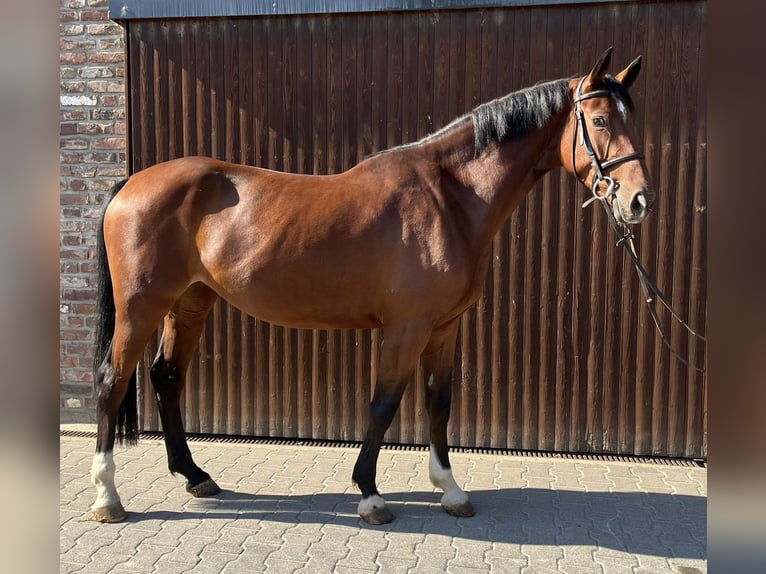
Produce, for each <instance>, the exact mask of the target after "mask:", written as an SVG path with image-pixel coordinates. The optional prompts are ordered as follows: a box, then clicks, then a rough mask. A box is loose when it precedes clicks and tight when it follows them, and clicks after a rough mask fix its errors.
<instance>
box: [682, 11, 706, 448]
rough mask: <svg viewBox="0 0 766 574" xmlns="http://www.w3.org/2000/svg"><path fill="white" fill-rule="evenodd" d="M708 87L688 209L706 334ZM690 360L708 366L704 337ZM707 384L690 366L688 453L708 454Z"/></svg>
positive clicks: (701, 70)
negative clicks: (692, 191) (692, 194)
mask: <svg viewBox="0 0 766 574" xmlns="http://www.w3.org/2000/svg"><path fill="white" fill-rule="evenodd" d="M695 11H696V12H698V14H699V16H698V18H699V20H700V27H699V30H700V35H702V33H703V31H704V30H705V25H706V15H705V6H704V5H703V4H699V5H697V6H695ZM705 47H706V44H705V42H702V41H699V40H698V44H697V46H695V48H696V54H697V66H698V77H697V86H706V85H707V76H706V74H705V62H706V61H707V60H706V53H705ZM706 100H707V90H705V89H699V88H698V89H697V125H696V127H697V133H696V134H695V146H694V153H695V169H694V183H693V189H694V197H693V198H692V204H691V205H689V206H687V209H691V210H692V216H693V219H692V233H691V235H692V255H691V262H690V264H689V271H690V279H689V283H690V285H689V319H690V321H691V322H690V324H691V326H692V327H693V328H694V329H695V330H696V331H697V332H699V333H705V332H706V329H705V323H706V321H705V317H706V314H705V300H706V297H705V295H706V285H707V281H706V278H707V265H706V261H707V257H706V254H707V249H706V242H705V237H706V223H707V217H706V208H707V194H706V190H707V170H706V167H707V137H706V134H707V115H706V113H705V110H706V109H707V101H706ZM689 349H690V352H689V361H690V363H691V364H692V365H695V366H697V367H700V368H703V367H705V366H706V361H705V359H706V354H705V346H704V343H703V342H702V341H701V340H698V339H696V338H692V339H691V344H690V346H689ZM706 385H707V377H705V375H704V374H703V373H701V372H698V371H696V370H694V369H689V387H688V396H687V404H688V413H689V415H688V417H687V422H686V437H687V438H686V450H685V453H684V454H685V456H707V444H706V432H705V431H706V428H707V424H706V418H705V415H706V413H707V403H706V397H707V392H706Z"/></svg>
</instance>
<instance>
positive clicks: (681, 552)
mask: <svg viewBox="0 0 766 574" xmlns="http://www.w3.org/2000/svg"><path fill="white" fill-rule="evenodd" d="M469 495H470V497H471V501H472V502H473V505H474V507H475V508H476V512H477V514H476V516H474V517H472V518H455V517H453V516H450V515H448V514H446V513H445V512H444V511H443V510H442V509H441V507H440V506H439V504H438V501H439V494H438V493H435V492H422V491H421V492H394V493H387V492H384V493H383V496H384V498H385V499H386V501H387V503H388V504H389V507H390V509H391V510H392V511H393V512H394V514H395V515H396V519H395V520H394V522H392V523H391V524H386V525H382V526H368V525H365V524H364V523H363V522H362V521H361V520H360V519H359V517H358V516H357V514H356V505H357V503H358V501H359V497H358V495H355V494H342V493H339V494H332V493H319V494H314V495H286V496H273V495H262V494H259V495H252V494H247V493H242V492H231V491H223V492H221V493H220V494H219V495H217V496H216V497H214V498H206V499H191V500H190V501H189V502H188V503H187V504H186V505H185V507H186V510H184V511H183V512H170V511H160V510H148V511H146V512H142V513H133V512H131V513H129V515H128V522H134V523H140V522H141V521H144V520H171V521H172V520H188V519H202V520H204V519H206V518H208V519H228V520H232V519H237V521H238V526H241V527H243V528H247V527H251V526H252V527H256V525H255V524H253V523H252V522H253V521H278V522H285V523H314V524H333V525H338V526H351V527H364V528H375V529H383V530H386V531H390V532H403V533H411V532H420V533H423V534H434V535H445V536H457V537H461V538H466V539H472V540H485V541H489V542H500V543H511V544H534V545H557V546H561V545H567V546H569V545H597V546H600V547H602V548H610V549H614V550H617V551H621V552H630V553H634V554H644V555H654V556H673V557H677V558H692V559H705V558H706V549H705V546H706V544H705V542H704V541H705V540H706V538H707V531H706V527H707V499H706V498H705V497H702V496H689V495H673V494H661V493H641V492H581V491H568V490H549V489H539V488H525V489H519V488H506V489H497V490H478V491H471V492H469ZM127 508H128V511H130V504H129V503H128V505H127ZM248 521H250V522H251V524H248Z"/></svg>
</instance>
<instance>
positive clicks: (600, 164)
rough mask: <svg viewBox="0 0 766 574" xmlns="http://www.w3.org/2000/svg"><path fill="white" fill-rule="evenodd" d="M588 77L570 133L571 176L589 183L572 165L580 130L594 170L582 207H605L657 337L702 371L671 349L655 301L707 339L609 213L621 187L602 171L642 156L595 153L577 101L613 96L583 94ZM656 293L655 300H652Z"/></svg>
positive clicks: (577, 98)
mask: <svg viewBox="0 0 766 574" xmlns="http://www.w3.org/2000/svg"><path fill="white" fill-rule="evenodd" d="M586 77H587V76H585V77H583V78H582V79H581V80H580V82H579V83H578V84H577V90H575V95H574V115H575V122H574V128H573V134H572V172H573V173H574V176H575V177H576V178H577V180H578V181H579V182H580V183H582V184H583V185H585V186H586V187H587V186H588V184H587V183H586V182H585V179H583V178H581V177H580V175H579V174H578V173H577V167H576V164H575V155H576V151H577V132H578V130H579V132H580V145H581V146H583V147H584V148H585V153H587V154H588V157H589V158H590V163H591V165H592V166H593V169H594V170H595V175H594V176H593V183H592V184H591V186H590V190H591V193H592V194H593V197H591V198H589V199H588V200H586V201H585V203H583V204H582V206H583V207H587V206H588V205H590V204H591V203H593V202H594V201H596V200H598V201H600V202H601V205H603V206H604V211H605V212H606V217H607V219H608V220H609V223H610V224H611V226H612V229H614V232H615V233H616V234H617V237H618V238H619V239H618V241H617V246H618V247H619V246H620V245H622V246H623V247H625V251H627V253H628V256H629V257H630V259H631V261H632V262H633V265H634V267H635V268H636V273H637V275H638V280H639V283H640V284H641V290H642V291H643V294H644V299H645V300H646V304H647V307H648V308H649V313H650V314H651V316H652V320H653V321H654V324H655V326H656V327H657V330H658V331H659V333H660V337H661V338H662V341H663V343H665V346H666V347H667V348H668V349H669V350H670V352H671V353H672V354H673V356H675V357H676V358H677V359H678V360H680V361H681V362H682V363H683V364H684V365H686V366H687V367H692V368H693V369H695V370H696V371H699V372H704V369H702V368H700V367H697V366H695V365H690V364H689V362H688V361H687V360H686V359H684V358H683V357H682V356H680V355H679V354H678V353H677V352H676V351H675V349H673V346H672V345H671V344H670V340H669V339H668V336H667V334H666V333H665V330H664V329H663V328H662V324H661V323H660V320H659V317H658V316H657V309H656V301H657V300H659V301H660V302H661V303H662V304H663V305H664V306H665V307H666V308H667V310H668V311H670V314H671V315H672V316H673V317H674V318H675V319H676V320H677V321H678V322H679V323H681V324H682V325H683V326H684V327H686V330H687V331H688V332H689V333H691V334H692V335H694V336H695V337H697V338H698V339H700V340H702V341H707V339H705V337H703V336H702V335H700V334H699V333H696V332H695V331H694V330H692V328H691V327H689V325H688V324H686V322H685V321H684V320H683V319H681V317H679V316H678V315H677V314H676V313H675V311H673V309H672V307H671V306H670V302H669V301H668V300H667V298H666V297H665V295H664V294H663V293H662V291H660V290H659V288H658V287H657V286H656V285H655V284H654V283H653V282H652V281H651V280H650V279H649V275H648V274H647V272H646V270H645V269H644V267H643V265H641V262H640V261H639V259H638V254H637V253H636V247H635V245H634V243H633V233H632V232H631V231H630V228H629V227H628V226H627V225H625V224H621V223H620V222H618V221H617V218H616V217H615V216H614V213H613V212H612V209H611V208H610V206H609V199H610V198H611V199H612V203H614V202H615V201H617V189H618V188H619V187H620V184H619V183H618V182H616V181H614V179H612V178H611V177H609V176H608V175H605V174H604V171H605V170H607V169H609V168H610V167H614V166H615V165H619V164H621V163H625V162H627V161H633V160H640V159H643V157H644V154H642V153H640V152H635V151H634V152H632V153H629V154H626V155H623V156H619V157H615V158H611V159H608V160H606V161H601V160H600V159H598V157H597V156H596V152H595V150H594V149H593V143H592V142H591V140H590V136H589V135H588V128H587V126H586V124H585V114H584V113H583V110H582V106H581V105H580V103H581V102H582V101H583V100H589V99H591V98H608V97H612V92H610V91H609V90H594V91H592V92H587V93H585V94H583V93H582V86H583V83H584V82H585V78H586ZM602 181H605V182H606V184H607V188H606V191H605V192H604V195H599V194H598V186H599V184H600V183H601V182H602ZM655 296H656V299H655Z"/></svg>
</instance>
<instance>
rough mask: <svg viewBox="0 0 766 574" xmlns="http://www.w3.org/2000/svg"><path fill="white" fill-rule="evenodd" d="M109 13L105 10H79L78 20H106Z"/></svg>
mask: <svg viewBox="0 0 766 574" xmlns="http://www.w3.org/2000/svg"><path fill="white" fill-rule="evenodd" d="M108 16H109V13H108V12H107V11H106V10H83V11H82V12H80V20H83V21H101V20H108V19H109V18H108Z"/></svg>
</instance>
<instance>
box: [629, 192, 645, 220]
mask: <svg viewBox="0 0 766 574" xmlns="http://www.w3.org/2000/svg"><path fill="white" fill-rule="evenodd" d="M646 206H647V202H646V196H645V195H644V194H643V193H637V194H636V195H634V196H633V199H632V200H631V202H630V210H631V211H632V212H633V214H634V215H640V214H642V213H644V211H646Z"/></svg>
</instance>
